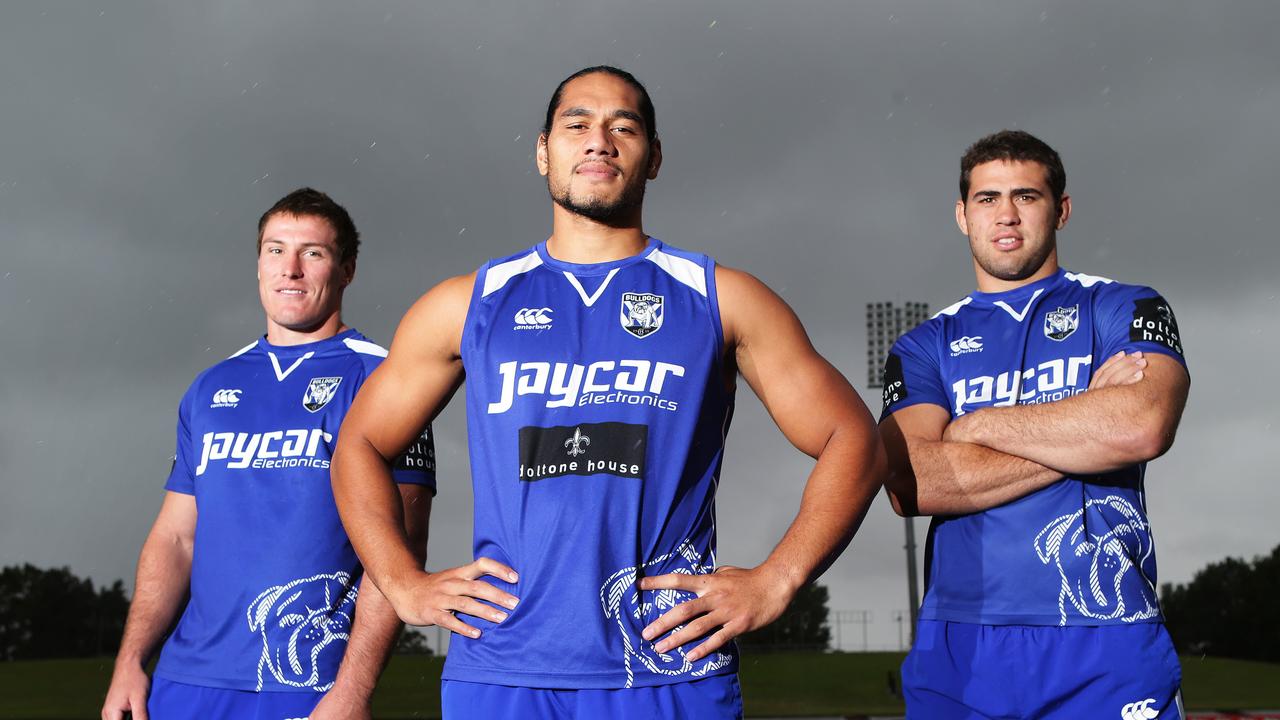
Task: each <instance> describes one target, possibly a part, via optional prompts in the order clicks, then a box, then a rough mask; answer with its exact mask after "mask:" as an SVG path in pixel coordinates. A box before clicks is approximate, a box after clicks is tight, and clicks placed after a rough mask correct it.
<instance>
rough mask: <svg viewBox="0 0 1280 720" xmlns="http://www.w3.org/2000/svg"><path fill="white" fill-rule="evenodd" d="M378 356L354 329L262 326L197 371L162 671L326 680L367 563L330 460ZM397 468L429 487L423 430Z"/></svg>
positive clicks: (177, 477) (402, 478) (190, 396)
mask: <svg viewBox="0 0 1280 720" xmlns="http://www.w3.org/2000/svg"><path fill="white" fill-rule="evenodd" d="M386 354H387V352H386V350H383V349H382V348H381V347H378V346H377V345H375V344H373V343H372V342H369V340H368V338H366V337H364V336H363V335H361V334H359V333H357V332H356V331H355V330H347V331H345V332H342V333H339V334H338V335H336V336H334V337H332V338H328V339H326V340H321V341H319V342H313V343H307V344H305V345H290V346H277V345H271V344H269V343H268V342H267V341H266V339H265V338H262V339H259V340H258V341H257V342H255V343H253V344H252V345H249V346H247V347H245V348H243V349H242V350H240V352H238V353H236V354H235V355H233V356H232V357H230V358H228V359H227V360H224V361H222V362H220V363H218V364H217V365H214V366H213V367H211V368H209V369H208V370H205V371H204V372H203V373H201V374H200V375H199V376H197V377H196V379H195V382H193V383H192V384H191V387H190V389H188V390H187V392H186V394H185V395H184V396H183V398H182V403H181V405H180V406H179V408H178V442H177V453H176V455H175V458H174V463H173V470H172V471H171V473H170V474H169V479H168V481H167V482H166V483H165V489H167V490H170V491H173V492H179V493H185V494H188V495H194V496H195V499H196V509H197V513H198V518H197V520H196V536H195V549H194V554H193V557H192V563H191V597H190V600H189V601H188V603H187V607H186V610H185V611H184V612H183V614H182V618H181V620H179V622H178V626H177V628H176V629H175V630H174V632H173V634H172V635H171V636H170V637H169V639H168V640H167V641H166V643H165V646H164V649H163V651H162V652H161V655H160V662H159V664H158V665H157V666H156V675H158V676H161V677H164V678H167V679H169V680H173V681H177V682H182V683H187V684H191V685H202V686H208V687H219V688H230V689H236V690H267V691H303V692H311V691H323V690H327V689H328V688H329V687H330V686H331V685H332V684H333V680H334V677H335V675H336V673H337V669H338V664H339V662H340V661H341V660H342V654H343V652H344V651H345V650H346V646H347V637H348V635H349V633H350V630H351V623H352V620H353V618H354V609H355V598H356V591H357V583H358V582H359V579H360V575H361V572H362V570H361V566H360V561H359V560H358V559H357V558H356V554H355V551H354V550H353V549H352V547H351V541H350V540H349V539H348V538H347V534H346V532H345V531H344V530H343V528H342V522H341V521H340V520H339V518H338V510H337V507H336V506H335V505H334V501H333V490H332V488H331V486H330V483H329V460H330V458H331V456H332V454H333V448H334V446H335V444H336V442H337V437H338V428H339V426H340V425H341V424H342V419H343V418H344V417H345V416H346V414H347V409H348V408H350V407H351V401H352V400H353V399H355V396H356V391H357V390H359V389H360V385H361V384H362V383H363V382H364V380H365V378H367V377H368V376H369V374H370V373H371V372H373V369H374V368H375V367H377V365H378V363H379V362H381V361H382V358H383V357H386ZM393 474H394V476H395V479H396V481H397V482H401V483H415V484H424V485H429V486H431V487H432V488H434V487H435V449H434V447H433V443H432V440H431V435H430V430H429V429H428V431H427V432H426V433H424V434H423V437H422V439H421V440H419V441H418V442H416V443H415V444H414V445H413V446H412V447H410V448H409V450H408V451H407V452H406V453H405V455H404V456H402V457H401V458H399V459H398V461H397V463H396V469H395V471H394V473H393Z"/></svg>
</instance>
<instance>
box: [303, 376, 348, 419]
mask: <svg viewBox="0 0 1280 720" xmlns="http://www.w3.org/2000/svg"><path fill="white" fill-rule="evenodd" d="M341 382H342V378H340V377H318V378H311V384H310V385H307V391H306V392H305V393H303V394H302V407H304V408H306V409H307V410H308V411H310V412H315V411H317V410H319V409H320V408H322V407H324V406H325V405H328V404H329V401H330V400H332V399H333V395H334V393H336V392H338V385H339V384H340V383H341Z"/></svg>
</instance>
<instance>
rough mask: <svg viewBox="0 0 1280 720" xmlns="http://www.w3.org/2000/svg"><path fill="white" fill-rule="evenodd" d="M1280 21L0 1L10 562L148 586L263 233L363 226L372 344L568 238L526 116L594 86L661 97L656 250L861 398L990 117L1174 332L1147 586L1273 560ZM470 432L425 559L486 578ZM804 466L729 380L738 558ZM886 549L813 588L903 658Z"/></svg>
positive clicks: (898, 534) (1002, 11)
mask: <svg viewBox="0 0 1280 720" xmlns="http://www.w3.org/2000/svg"><path fill="white" fill-rule="evenodd" d="M1277 20H1280V6H1277V5H1276V4H1275V3H1273V2H1268V1H1259V2H1226V3H1189V2H1181V3H1179V2H1138V3H1124V4H1116V3H1110V2H1080V1H1078V0H1077V1H1074V2H1006V3H973V2H964V3H940V2H935V3H920V2H911V3H897V2H895V3H888V2H863V3H847V2H806V3H771V4H765V3H760V2H738V1H725V2H705V3H703V2H698V3H693V2H657V3H640V2H632V3H626V4H623V3H618V2H601V1H599V0H596V1H586V2H568V1H563V2H561V1H557V2H543V1H535V2H527V3H510V4H497V3H450V4H444V3H431V4H419V3H409V2H402V3H359V4H354V5H353V4H349V3H324V4H304V3H297V2H281V3H269V4H265V5H264V4H261V3H249V2H227V3H214V4H207V3H204V4H195V3H188V4H183V5H182V6H181V7H177V6H175V4H172V3H141V2H111V3H105V2H99V3H65V4H54V3H27V4H22V5H18V4H8V5H6V6H5V7H4V8H3V9H0V97H2V98H3V104H4V110H5V111H4V122H3V125H0V243H2V248H3V252H0V332H3V337H4V341H3V342H2V343H0V368H3V372H0V398H3V402H2V404H0V564H5V565H7V564H12V563H16V562H32V563H35V564H37V565H42V566H53V565H70V566H71V567H72V569H73V570H74V571H76V572H77V573H80V574H82V575H91V576H92V577H93V579H94V580H95V581H97V582H99V583H106V582H109V581H111V580H113V579H115V578H117V577H124V578H126V579H128V581H129V582H130V584H131V583H132V574H133V568H134V563H135V561H136V558H137V552H138V549H139V547H140V546H141V543H142V540H143V537H144V535H145V533H146V531H147V529H148V527H149V526H150V523H151V521H152V519H153V518H154V515H155V512H156V510H157V509H158V507H159V503H160V499H161V494H162V490H161V487H162V483H163V479H164V477H165V475H166V473H167V471H168V468H169V456H170V455H171V453H172V450H173V448H172V446H173V425H174V420H175V417H176V406H177V402H178V400H179V398H180V396H181V395H182V392H183V391H184V390H185V388H186V386H187V384H188V383H189V382H190V381H191V379H192V378H193V377H194V376H195V374H196V373H197V372H198V371H200V370H201V369H203V368H205V367H207V366H208V365H211V364H213V363H214V362H216V361H218V360H219V359H221V358H223V357H225V356H226V355H228V354H230V353H231V352H233V351H235V350H236V349H238V348H240V347H242V346H243V345H245V344H246V343H248V342H250V341H252V340H253V339H254V338H255V337H256V336H257V335H259V334H260V333H261V332H262V331H263V328H264V324H263V319H262V312H261V308H260V307H259V305H258V300H257V295H256V289H255V288H256V286H255V282H254V232H255V225H254V224H255V222H256V220H257V217H258V215H259V214H260V213H261V212H262V211H263V210H264V209H265V208H266V207H268V206H269V205H270V204H271V203H272V202H274V201H275V200H276V199H277V198H278V197H279V196H281V195H283V194H285V193H286V192H288V191H289V190H292V189H293V188H295V187H298V186H300V185H312V186H315V187H318V188H321V189H323V190H325V191H327V192H329V193H331V194H332V195H333V196H334V197H335V198H336V199H337V200H338V201H339V202H342V203H344V204H345V205H346V206H347V207H348V209H349V210H350V211H351V212H352V215H353V216H354V217H355V220H356V222H357V225H358V226H359V228H360V229H361V231H362V234H363V237H364V239H365V245H364V249H363V252H362V254H361V258H360V265H359V272H358V274H357V278H356V282H355V284H354V285H353V286H352V288H351V289H350V291H349V292H348V294H347V303H346V312H345V316H346V319H347V320H348V322H350V323H351V324H353V325H354V326H356V327H358V328H359V329H361V330H362V331H363V332H364V333H366V334H367V335H369V336H371V337H372V338H374V339H376V340H378V341H381V342H383V343H387V342H389V341H390V338H391V335H392V333H393V332H394V329H395V326H396V324H397V322H398V320H399V318H400V316H401V314H402V313H403V312H404V310H405V309H406V308H407V307H408V305H409V304H410V303H411V302H412V301H413V300H414V299H416V298H417V296H418V295H420V294H421V293H422V292H423V291H425V290H426V289H427V288H428V287H430V286H431V285H433V284H434V283H436V282H438V281H439V280H441V279H443V278H445V277H447V276H450V275H455V274H459V273H464V272H468V271H470V270H472V269H474V268H475V267H476V266H478V265H479V264H480V263H482V262H483V261H484V260H486V259H487V258H490V257H495V256H501V255H506V254H508V253H510V252H513V251H514V250H516V249H518V248H521V247H525V246H528V245H531V244H533V243H534V242H537V241H539V240H541V239H543V238H545V237H546V235H547V233H548V232H549V229H550V212H549V202H548V200H547V198H546V190H545V186H544V184H543V182H542V181H541V179H540V178H539V177H538V176H537V174H536V173H535V171H534V166H533V156H532V153H533V143H534V139H535V137H536V135H537V130H538V128H539V125H540V124H541V113H542V111H543V109H544V107H545V103H546V100H547V97H548V96H549V94H550V92H551V90H552V89H553V88H554V87H555V85H556V83H557V82H558V81H559V80H560V79H561V78H562V77H564V76H565V75H567V74H569V73H570V72H572V71H574V70H576V69H578V68H580V67H583V66H586V65H593V64H599V63H612V64H617V65H620V66H623V67H625V68H627V69H629V70H631V71H632V72H634V73H635V74H636V75H637V76H638V77H639V78H640V79H641V80H642V81H643V82H645V83H646V84H647V85H648V87H649V89H650V91H651V93H652V95H653V99H654V102H655V104H656V106H657V112H658V130H659V133H660V135H661V137H662V140H663V145H664V150H665V152H664V155H665V162H664V165H663V168H662V174H661V176H660V177H659V178H658V180H657V181H656V182H654V183H652V184H651V185H650V188H649V193H648V196H647V203H646V218H645V227H646V229H647V230H648V231H649V232H650V233H651V234H653V235H656V236H658V237H661V238H662V239H664V240H666V241H667V242H670V243H672V244H674V245H676V246H679V247H685V248H689V249H695V250H700V251H704V252H707V253H709V254H711V255H713V256H715V257H717V258H718V259H719V260H720V261H721V262H723V263H725V264H727V265H731V266H736V267H741V268H744V269H747V270H749V271H751V272H753V273H754V274H756V275H758V276H759V277H761V278H762V279H763V280H765V281H766V282H767V283H769V284H770V285H771V286H773V287H774V288H775V289H776V290H777V291H779V292H780V293H781V294H782V295H783V297H784V298H786V300H787V301H788V302H790V303H791V304H792V306H793V307H794V308H795V309H796V311H797V312H798V313H799V315H800V317H801V319H802V320H803V321H804V322H805V324H806V325H807V326H808V328H809V331H810V334H811V335H812V337H813V339H814V342H815V344H816V345H817V347H818V348H819V350H820V351H821V352H823V353H824V354H825V355H826V356H827V357H828V358H830V359H831V360H832V362H834V363H835V364H836V365H837V366H838V367H839V368H841V369H842V370H843V371H844V372H845V373H846V374H847V375H848V376H849V377H850V379H851V380H853V381H854V382H855V383H856V384H859V385H861V384H862V383H863V379H864V378H865V376H866V371H865V366H864V359H863V358H864V353H865V336H864V331H863V328H862V321H863V312H862V308H863V304H864V303H865V302H868V301H874V300H907V299H913V300H923V301H927V302H928V303H930V305H931V306H932V307H933V308H935V309H936V308H940V307H943V306H945V305H948V304H950V303H951V302H954V301H955V300H957V299H959V298H960V297H962V296H963V295H964V294H965V293H967V292H969V291H970V290H971V289H972V286H973V274H972V269H971V266H970V263H969V259H968V253H967V245H966V241H965V239H964V237H963V236H961V235H960V234H959V233H958V232H957V231H956V229H955V227H954V224H953V221H952V203H953V202H954V198H955V195H956V192H957V190H956V173H957V169H958V164H959V156H960V154H961V153H962V151H963V150H964V148H965V147H966V146H967V145H968V144H969V143H970V142H972V141H973V140H974V139H976V138H978V137H979V136H981V135H984V134H987V133H989V132H992V131H994V130H998V129H1000V128H1003V127H1018V128H1023V129H1027V130H1030V131H1032V132H1033V133H1036V134H1038V135H1040V136H1041V137H1042V138H1044V139H1045V140H1046V141H1048V142H1049V143H1050V144H1052V145H1054V146H1055V147H1056V148H1057V149H1058V150H1059V152H1060V153H1061V154H1062V156H1063V159H1064V162H1065V164H1066V167H1067V177H1068V191H1069V192H1070V193H1071V195H1072V196H1073V197H1074V201H1075V212H1074V215H1073V217H1072V219H1071V223H1070V226H1069V227H1068V228H1067V229H1066V231H1065V232H1064V233H1062V234H1061V235H1060V237H1059V240H1060V245H1061V255H1062V257H1063V261H1064V264H1065V265H1066V266H1067V267H1069V268H1071V269H1073V270H1077V271H1082V272H1087V273H1091V274H1098V275H1105V276H1108V277H1113V278H1116V279H1119V280H1122V281H1126V282H1134V283H1142V284H1149V285H1153V286H1155V287H1156V288H1158V289H1159V290H1160V291H1161V292H1162V293H1163V294H1164V295H1165V297H1166V298H1168V299H1169V300H1170V301H1171V302H1172V304H1173V306H1174V308H1175V310H1176V311H1177V312H1178V316H1179V321H1180V324H1181V326H1182V330H1183V336H1184V342H1185V346H1186V349H1187V355H1188V359H1189V361H1190V363H1191V367H1192V375H1193V388H1192V393H1191V400H1190V403H1189V405H1188V408H1187V412H1186V415H1185V417H1184V420H1183V423H1182V429H1181V432H1180V435H1179V439H1178V442H1177V444H1176V445H1175V447H1174V449H1173V450H1172V451H1171V452H1170V453H1169V454H1168V455H1167V456H1166V457H1165V458H1163V459H1161V460H1159V461H1157V462H1155V463H1153V464H1152V465H1151V467H1150V468H1149V472H1148V488H1149V499H1150V508H1151V516H1152V520H1153V523H1154V527H1155V532H1156V535H1157V538H1158V552H1159V558H1160V570H1161V580H1163V581H1175V582H1177V581H1186V580H1188V579H1189V578H1190V576H1191V574H1192V573H1193V572H1194V571H1195V570H1196V569H1198V568H1199V567H1201V566H1203V565H1204V564H1206V563H1208V562H1210V561H1213V560H1216V559H1219V558H1221V557H1223V556H1226V555H1244V556H1252V555H1254V554H1258V553H1262V552H1265V551H1267V550H1269V549H1270V548H1271V547H1273V546H1274V545H1275V544H1276V543H1277V541H1278V536H1280V532H1277V530H1276V529H1275V525H1274V521H1273V516H1274V513H1275V510H1276V508H1277V507H1280V483H1277V482H1276V479H1277V478H1276V471H1275V466H1276V460H1277V455H1278V454H1277V450H1276V448H1277V446H1278V445H1280V428H1278V427H1277V422H1276V421H1277V419H1278V417H1277V416H1278V415H1280V412H1278V411H1277V410H1276V404H1277V401H1278V400H1280V397H1278V395H1280V393H1277V391H1276V389H1275V386H1274V385H1270V384H1264V383H1263V382H1262V381H1261V380H1259V379H1255V378H1263V377H1265V376H1266V375H1268V374H1270V373H1271V372H1273V365H1274V361H1273V360H1272V358H1274V357H1276V356H1277V354H1280V339H1278V337H1277V336H1278V333H1280V324H1278V323H1277V322H1276V319H1275V318H1276V315H1277V313H1278V312H1280V299H1278V296H1280V281H1277V272H1278V271H1280V250H1278V249H1277V248H1278V246H1280V243H1277V240H1276V238H1275V237H1274V230H1273V225H1274V220H1273V218H1274V214H1275V205H1276V203H1275V200H1274V190H1275V188H1276V184H1277V183H1276V181H1277V170H1276V168H1277V167H1278V166H1280V163H1278V162H1277V161H1280V150H1277V148H1278V147H1280V143H1277V141H1276V127H1277V119H1278V118H1280V51H1278V50H1277V49H1276V41H1275V29H1276V27H1278V26H1280V23H1277ZM863 396H864V398H866V399H867V401H868V402H869V403H871V404H872V406H873V409H874V410H876V411H877V412H878V396H877V393H875V392H874V391H868V390H865V389H864V390H863ZM463 416H464V413H463V408H462V400H461V397H459V398H457V399H455V401H454V403H453V405H452V406H451V407H450V408H449V409H448V410H446V412H445V413H444V415H443V416H442V417H441V418H440V420H439V421H438V422H437V433H438V434H437V443H438V449H439V456H440V459H441V473H440V488H441V490H440V494H439V497H438V498H437V501H436V511H435V514H434V515H435V516H434V518H433V523H432V524H433V528H432V541H431V558H432V559H431V562H430V564H431V566H432V567H435V568H440V567H444V566H449V565H456V564H459V563H462V562H465V561H467V560H468V559H469V554H470V509H471V499H470V495H471V490H470V482H469V477H468V474H467V457H466V433H465V428H464V425H463ZM810 467H811V462H810V461H809V460H808V458H805V457H803V456H802V455H800V454H799V453H798V452H796V451H794V450H793V449H791V448H790V446H789V445H788V444H787V443H786V442H785V440H784V439H783V438H782V437H781V435H780V434H779V433H778V432H777V430H776V429H774V428H773V426H772V423H771V422H770V421H769V420H768V417H767V416H766V415H765V414H764V412H763V411H762V409H761V407H760V405H759V403H758V401H756V400H755V399H754V397H753V396H751V394H750V392H749V391H748V390H746V389H745V388H744V390H743V392H742V393H740V396H739V412H738V415H737V417H736V419H735V425H734V428H733V430H732V431H731V433H730V437H729V450H728V460H727V462H726V464H725V468H724V473H723V481H722V484H721V493H720V504H719V517H720V527H721V537H720V560H721V561H722V562H726V563H730V564H754V563H756V562H759V561H760V560H761V559H763V557H764V556H765V555H766V554H767V552H768V550H769V549H770V548H771V547H772V544H773V543H774V542H776V540H777V539H778V538H779V537H780V536H781V534H782V532H783V530H784V529H785V526H786V524H787V523H788V522H789V520H790V518H791V516H792V515H793V513H794V511H795V508H796V506H797V504H798V501H799V493H800V490H801V487H802V486H803V482H804V478H805V475H806V473H807V471H808V469H809V468H810ZM918 527H919V529H920V536H921V538H923V534H924V528H925V523H924V522H920V524H919V526H918ZM901 545H902V523H901V521H900V520H899V519H897V518H896V517H895V516H893V515H892V514H891V512H890V510H889V509H888V506H887V504H886V503H885V502H883V500H881V501H877V503H876V505H875V506H874V507H873V509H872V512H871V515H870V516H869V517H868V519H867V522H866V524H865V525H864V527H863V529H862V531H861V532H860V533H859V535H858V537H857V538H856V539H855V540H854V543H853V545H852V547H851V549H850V550H849V551H848V552H846V554H845V555H844V556H843V557H842V558H841V559H840V560H839V561H838V562H837V564H836V565H835V566H834V567H833V568H832V569H831V570H830V571H829V572H828V573H827V575H826V576H825V577H824V578H823V580H822V582H824V583H825V584H827V585H829V586H830V588H831V591H832V603H831V605H832V607H833V608H834V609H867V610H871V611H872V612H873V625H872V626H871V627H870V628H869V637H870V642H871V644H872V645H878V646H896V644H897V637H898V635H897V627H896V625H894V624H893V623H892V621H891V613H892V612H893V611H894V610H905V608H906V589H905V580H904V575H903V570H902V566H903V554H902V550H901ZM842 635H843V640H844V645H845V647H846V648H854V647H859V646H860V645H861V635H860V631H859V630H857V629H855V628H853V627H850V626H846V627H845V628H843V633H842Z"/></svg>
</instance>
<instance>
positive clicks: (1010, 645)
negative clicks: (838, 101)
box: [881, 131, 1190, 720]
mask: <svg viewBox="0 0 1280 720" xmlns="http://www.w3.org/2000/svg"><path fill="white" fill-rule="evenodd" d="M1065 188H1066V174H1065V171H1064V170H1063V168H1062V161H1061V160H1060V159H1059V157H1058V154H1057V153H1056V152H1054V151H1053V149H1051V148H1050V147H1049V146H1048V145H1046V144H1044V143H1043V142H1041V141H1040V140H1038V139H1036V138H1035V137H1033V136H1031V135H1029V134H1027V133H1025V132H1020V131H1004V132H1000V133H996V134H995V135H991V136H989V137H986V138H983V139H982V140H979V141H978V142H977V143H975V144H974V145H973V146H972V147H971V148H969V150H968V151H967V152H966V153H965V156H964V159H963V160H962V162H961V175H960V200H959V201H958V202H957V203H956V210H955V212H956V223H957V224H958V225H959V226H960V230H961V232H963V233H965V234H966V235H968V237H969V246H970V250H971V251H972V253H973V267H974V271H975V273H976V274H977V281H978V290H977V292H974V293H972V294H970V295H969V296H968V297H967V298H965V299H964V300H961V301H960V302H958V303H956V304H955V305H952V306H951V307H949V308H947V309H945V310H943V311H942V312H940V313H938V314H937V315H936V316H934V317H933V318H932V319H931V320H929V321H928V322H926V323H924V324H922V325H920V326H919V327H917V328H915V329H914V330H912V331H911V332H909V333H907V334H906V335H905V336H903V337H902V338H901V339H900V340H899V341H898V342H897V344H895V345H894V348H893V350H892V351H891V353H890V355H889V358H888V361H887V363H886V366H885V390H884V413H883V415H882V417H881V431H882V433H883V434H884V438H885V444H886V446H887V448H888V451H889V458H890V468H891V472H890V479H889V480H888V481H887V482H886V487H887V488H888V490H889V496H890V499H891V500H892V502H893V506H894V508H895V509H896V510H897V511H898V512H899V513H901V514H903V515H932V516H934V518H933V522H932V524H931V525H930V527H929V541H928V545H927V550H926V567H927V573H928V576H927V577H928V589H927V591H926V592H925V599H924V602H923V603H922V607H921V610H920V624H919V627H918V629H917V635H916V642H915V645H914V647H913V648H912V651H911V654H910V655H909V656H908V657H907V660H906V661H905V662H904V663H903V666H902V675H903V688H904V691H905V695H906V700H907V714H908V717H911V718H930V719H931V720H934V719H937V718H994V717H1000V718H1008V717H1016V718H1072V719H1079V718H1121V719H1122V720H1137V719H1139V718H1141V719H1143V720H1151V718H1155V717H1157V715H1158V716H1159V717H1160V718H1178V717H1181V707H1180V702H1179V697H1178V689H1179V684H1180V679H1181V671H1180V668H1179V665H1178V659H1177V656H1176V655H1175V654H1174V650H1173V646H1172V644H1171V643H1170V641H1169V636H1168V633H1166V632H1165V629H1164V626H1163V624H1162V623H1161V615H1160V608H1159V605H1158V601H1157V598H1156V562H1155V550H1154V548H1153V546H1152V536H1151V528H1150V525H1149V524H1148V522H1147V512H1146V494H1145V486H1144V482H1143V477H1144V471H1145V467H1146V463H1147V461H1148V460H1151V459H1153V458H1156V457H1158V456H1160V455H1161V454H1163V453H1164V452H1165V451H1166V450H1168V449H1169V447H1170V445H1171V444H1172V443H1173V436H1174V431H1175V429H1176V428H1177V425H1178V419H1179V418H1180V416H1181V414H1182V408H1183V406H1184V404H1185V402H1186V398H1187V389H1188V387H1189V384H1190V380H1189V378H1188V375H1187V370H1186V365H1185V362H1184V360H1183V357H1182V346H1181V341H1180V338H1179V336H1178V326H1177V323H1176V321H1175V320H1174V317H1173V312H1172V310H1171V309H1170V307H1169V304H1168V303H1166V302H1165V301H1164V299H1163V298H1161V297H1160V295H1158V294H1157V293H1156V291H1154V290H1152V289H1151V288H1147V287H1138V286H1134V285H1123V284H1121V283H1118V282H1115V281H1112V280H1108V279H1106V278H1101V277H1095V276H1091V275H1084V274H1079V273H1073V272H1067V271H1065V270H1063V269H1061V268H1060V267H1059V266H1058V253H1057V242H1056V232H1057V231H1058V230H1061V229H1062V228H1063V227H1064V226H1065V225H1066V223H1067V219H1068V218H1069V217H1070V215H1071V198H1069V197H1068V196H1067V195H1066V194H1065Z"/></svg>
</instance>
